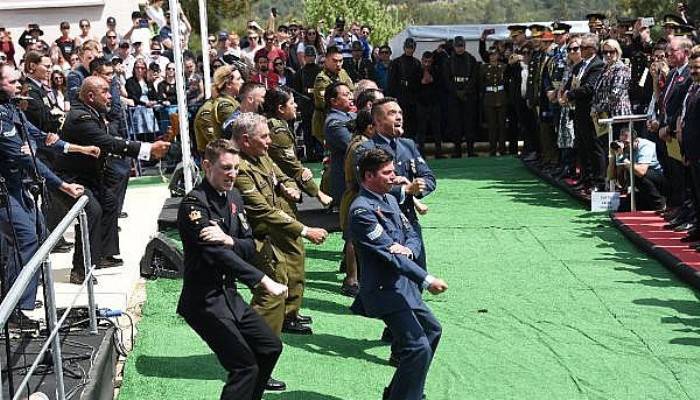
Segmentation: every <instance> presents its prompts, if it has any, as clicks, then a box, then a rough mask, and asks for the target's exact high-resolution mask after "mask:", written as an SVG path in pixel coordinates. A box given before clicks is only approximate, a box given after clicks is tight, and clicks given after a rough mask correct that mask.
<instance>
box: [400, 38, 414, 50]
mask: <svg viewBox="0 0 700 400" xmlns="http://www.w3.org/2000/svg"><path fill="white" fill-rule="evenodd" d="M403 48H404V49H415V48H416V39H414V38H406V40H404V42H403Z"/></svg>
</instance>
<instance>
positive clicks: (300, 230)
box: [231, 113, 328, 335]
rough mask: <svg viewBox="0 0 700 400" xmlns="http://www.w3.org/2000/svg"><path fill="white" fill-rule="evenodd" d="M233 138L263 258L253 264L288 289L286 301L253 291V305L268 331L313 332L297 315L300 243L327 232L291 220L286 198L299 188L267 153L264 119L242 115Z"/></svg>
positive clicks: (301, 259)
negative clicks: (268, 327) (239, 158)
mask: <svg viewBox="0 0 700 400" xmlns="http://www.w3.org/2000/svg"><path fill="white" fill-rule="evenodd" d="M231 129H232V133H233V137H232V139H233V140H234V141H235V142H236V145H237V146H238V147H239V148H240V150H241V166H240V173H239V176H238V178H237V179H236V187H237V188H238V189H239V190H240V191H241V194H242V195H243V200H244V203H245V208H246V211H247V212H248V216H249V217H250V223H251V226H252V227H253V236H254V237H255V239H256V245H257V248H258V252H259V253H260V255H261V257H260V260H259V261H258V263H257V266H258V268H260V269H261V270H262V271H263V272H264V273H266V274H267V275H268V276H270V277H271V278H272V279H273V280H274V281H276V282H279V283H282V284H286V285H287V286H288V287H289V296H288V297H287V300H286V302H285V300H283V299H280V298H278V297H274V296H270V295H269V294H268V293H266V292H264V291H261V290H259V289H255V290H253V299H252V300H251V303H252V306H253V308H254V309H255V310H256V311H257V312H258V313H259V314H260V315H261V316H262V317H263V319H265V321H266V322H267V323H268V325H269V326H270V328H271V329H272V331H273V332H274V333H275V334H277V335H279V334H280V333H281V332H283V331H284V332H288V333H297V334H311V333H312V330H311V327H309V326H308V324H309V323H311V318H310V317H307V316H303V315H301V314H299V309H300V308H301V303H302V297H303V294H304V241H303V238H307V239H309V240H310V241H311V242H312V243H314V244H320V243H323V241H324V240H326V237H327V236H328V232H326V231H325V230H324V229H321V228H313V227H307V226H304V224H302V223H301V222H299V221H297V220H296V219H295V218H294V209H293V208H292V207H291V206H290V202H296V201H299V200H300V198H301V194H300V191H299V189H298V187H297V184H296V183H295V182H294V180H293V179H291V178H290V177H288V176H287V175H285V174H284V173H283V172H282V170H280V168H279V167H278V166H277V164H275V163H274V161H272V159H271V158H270V156H269V155H268V154H267V151H268V148H269V146H270V143H271V139H270V131H269V129H268V126H267V120H266V119H265V117H263V116H261V115H258V114H253V113H243V114H241V115H240V116H239V117H238V118H237V119H236V120H235V121H234V122H233V124H232V127H231Z"/></svg>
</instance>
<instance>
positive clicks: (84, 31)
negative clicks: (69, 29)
mask: <svg viewBox="0 0 700 400" xmlns="http://www.w3.org/2000/svg"><path fill="white" fill-rule="evenodd" d="M79 26H80V34H79V35H78V36H76V37H75V47H76V48H78V47H80V46H82V45H83V43H85V42H87V41H88V40H94V41H97V42H99V41H100V40H99V39H98V38H97V36H95V35H93V34H91V33H90V21H88V20H86V19H81V20H80V24H79Z"/></svg>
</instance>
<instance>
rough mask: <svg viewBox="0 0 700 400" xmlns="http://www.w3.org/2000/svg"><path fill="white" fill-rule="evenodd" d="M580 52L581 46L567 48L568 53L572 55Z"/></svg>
mask: <svg viewBox="0 0 700 400" xmlns="http://www.w3.org/2000/svg"><path fill="white" fill-rule="evenodd" d="M579 50H581V46H574V47H569V53H574V52H577V51H579Z"/></svg>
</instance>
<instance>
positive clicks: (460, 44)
mask: <svg viewBox="0 0 700 400" xmlns="http://www.w3.org/2000/svg"><path fill="white" fill-rule="evenodd" d="M452 43H453V45H454V46H455V47H464V45H465V41H464V36H461V35H460V36H455V40H454V41H453V42H452Z"/></svg>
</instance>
